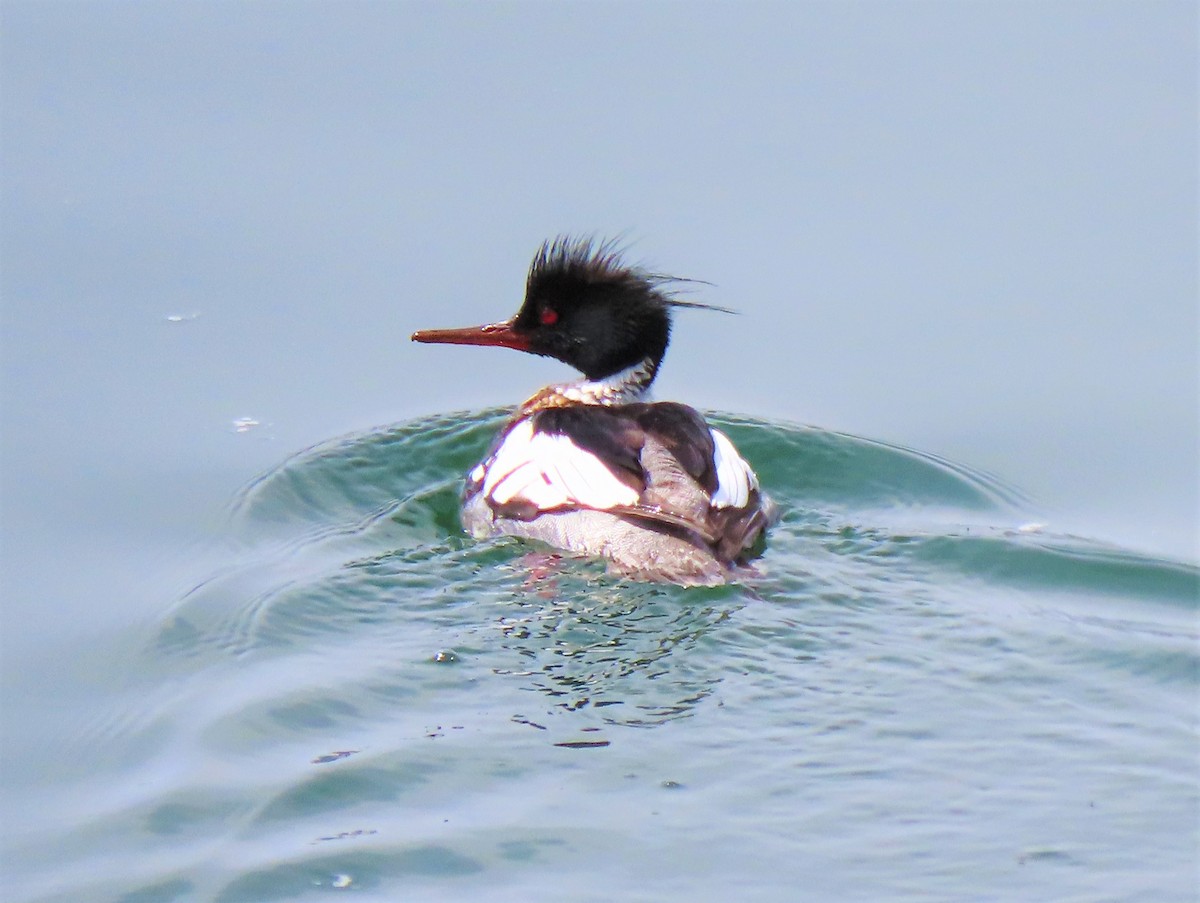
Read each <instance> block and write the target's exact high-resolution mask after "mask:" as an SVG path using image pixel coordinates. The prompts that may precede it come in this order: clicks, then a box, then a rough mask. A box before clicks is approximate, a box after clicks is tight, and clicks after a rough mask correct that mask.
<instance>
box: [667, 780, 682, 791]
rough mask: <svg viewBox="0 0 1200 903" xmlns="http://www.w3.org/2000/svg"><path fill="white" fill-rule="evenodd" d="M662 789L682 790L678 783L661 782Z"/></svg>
mask: <svg viewBox="0 0 1200 903" xmlns="http://www.w3.org/2000/svg"><path fill="white" fill-rule="evenodd" d="M662 787H663V788H664V789H665V790H682V789H683V785H682V784H680V783H679V782H678V781H663V782H662Z"/></svg>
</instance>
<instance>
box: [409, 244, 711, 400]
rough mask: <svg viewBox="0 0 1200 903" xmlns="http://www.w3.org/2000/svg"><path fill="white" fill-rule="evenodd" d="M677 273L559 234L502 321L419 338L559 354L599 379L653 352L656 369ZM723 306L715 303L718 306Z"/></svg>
mask: <svg viewBox="0 0 1200 903" xmlns="http://www.w3.org/2000/svg"><path fill="white" fill-rule="evenodd" d="M682 281H686V280H679V279H674V278H672V277H670V276H661V275H657V274H654V273H650V272H647V271H646V270H644V269H641V268H640V267H636V266H627V265H626V264H624V263H623V262H622V261H621V259H620V253H619V249H618V248H617V247H616V246H615V245H614V244H613V243H612V242H603V243H600V244H594V243H593V242H592V241H591V240H589V239H571V238H568V237H565V236H560V237H559V238H556V239H555V240H554V241H548V242H546V243H545V244H543V245H542V247H541V249H540V250H539V251H538V253H537V255H536V256H535V257H534V258H533V263H532V264H531V265H530V267H529V276H528V278H527V280H526V283H525V302H524V304H522V305H521V309H520V310H519V311H517V314H516V316H514V317H513V318H512V319H511V320H508V321H507V322H505V323H496V324H494V325H491V326H482V327H474V328H469V329H445V330H423V331H421V332H417V333H414V334H413V339H414V341H418V342H446V343H451V344H466V345H500V346H503V347H506V348H516V349H518V350H520V351H528V352H530V353H532V354H540V355H545V356H547V357H553V358H557V359H558V360H560V361H563V362H564V363H567V364H570V365H571V366H572V367H574V368H576V369H577V370H579V371H580V372H581V373H583V375H584V376H586V377H587V378H588V379H603V378H604V377H607V376H612V375H613V374H614V373H619V372H620V371H621V370H624V369H626V368H627V367H632V366H634V365H636V364H640V363H641V362H642V361H645V360H650V361H651V362H652V364H653V367H654V368H655V369H656V368H657V367H658V364H659V362H660V361H661V360H662V358H663V355H664V354H665V353H666V351H667V342H668V341H669V340H670V336H671V316H670V310H671V308H672V307H704V306H705V305H702V304H692V303H689V302H686V301H677V300H675V299H674V298H672V297H671V295H670V293H669V292H666V291H664V290H663V286H664V285H665V284H667V283H671V282H682ZM716 309H720V308H716Z"/></svg>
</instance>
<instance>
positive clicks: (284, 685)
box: [9, 410, 1200, 903]
mask: <svg viewBox="0 0 1200 903" xmlns="http://www.w3.org/2000/svg"><path fill="white" fill-rule="evenodd" d="M503 416H504V414H503V412H500V411H495V410H493V411H486V412H482V413H477V414H454V415H447V416H441V417H432V418H426V419H423V420H418V421H413V422H409V423H403V424H399V425H396V426H392V427H387V428H381V429H378V430H374V431H369V432H365V433H360V434H355V435H351V436H347V437H345V438H342V439H339V440H336V441H333V442H329V443H326V444H323V445H320V446H317V447H315V448H312V449H309V450H307V451H305V452H302V453H300V454H298V455H296V456H294V457H292V458H290V459H288V460H286V461H284V462H283V463H281V464H280V465H279V466H278V467H276V468H274V469H272V470H270V471H269V472H267V473H265V474H264V475H262V476H261V477H260V478H259V479H257V480H255V481H254V482H253V483H252V484H251V485H249V486H248V487H246V489H245V490H244V491H243V492H242V493H241V494H240V496H239V497H238V498H237V499H236V500H235V502H234V503H233V505H232V506H231V509H230V511H229V514H228V518H227V522H226V523H225V525H224V526H223V528H222V529H221V530H220V531H219V532H218V534H217V537H216V538H215V540H214V542H213V548H211V549H209V550H208V554H207V557H206V560H211V561H215V562H216V565H215V566H214V567H212V568H211V572H209V573H206V574H205V575H204V577H203V579H202V580H200V581H198V582H197V585H195V586H194V587H192V588H190V589H189V590H188V591H187V592H185V593H184V594H183V595H182V596H181V597H180V598H178V599H175V600H170V599H164V600H163V606H162V614H161V616H160V617H158V618H157V619H155V621H154V622H153V623H151V624H149V625H147V626H146V627H145V629H144V631H143V632H142V633H140V634H139V635H138V636H136V637H125V640H126V648H131V649H133V650H135V651H134V652H133V653H132V654H131V657H130V660H129V661H127V662H125V663H124V664H123V667H121V668H120V670H121V672H122V674H123V675H124V677H123V684H122V685H121V686H120V687H119V688H116V689H115V690H114V691H113V692H112V693H111V694H108V695H107V696H106V698H105V699H104V700H103V704H101V705H99V706H97V709H96V711H95V712H94V713H92V716H91V717H90V718H88V719H87V720H86V722H85V723H83V724H80V725H79V726H78V729H77V730H76V731H75V732H74V734H73V736H72V737H71V738H70V743H69V747H70V748H69V749H67V750H65V751H64V755H65V756H66V757H67V758H69V759H75V760H77V761H80V762H86V766H83V767H81V768H80V769H79V770H78V772H77V773H76V774H75V775H74V776H73V777H68V778H66V779H64V780H63V781H61V782H60V783H59V785H58V786H57V788H56V790H55V791H54V792H53V793H50V794H48V795H47V798H46V799H45V800H44V801H43V805H41V806H40V807H39V811H38V812H36V813H30V816H29V819H28V831H27V832H26V833H25V835H24V836H23V837H22V839H21V840H20V842H19V843H18V844H17V853H18V855H17V856H16V857H14V858H13V859H12V862H13V864H14V868H13V869H12V874H11V875H10V877H9V882H10V892H11V893H12V899H15V900H22V901H34V900H37V901H47V903H48V901H68V900H69V901H77V900H113V901H123V903H131V901H143V903H144V901H185V900H215V901H221V903H232V901H264V900H294V899H309V898H312V899H318V898H322V897H324V896H326V895H328V894H330V893H336V892H344V893H354V894H356V896H355V898H356V899H377V900H398V899H421V900H436V899H495V900H508V899H518V898H526V899H552V898H553V899H571V900H597V901H599V900H612V899H629V900H663V899H681V900H682V899H697V898H701V899H712V900H718V899H739V900H780V899H812V900H823V899H852V898H858V899H920V900H962V899H1054V900H1070V899H1079V900H1099V899H1113V900H1117V899H1119V900H1145V901H1172V900H1179V901H1183V900H1192V899H1194V898H1195V894H1196V891H1197V883H1196V872H1195V869H1194V864H1195V860H1194V856H1195V849H1196V844H1197V842H1198V841H1200V837H1198V836H1197V814H1198V811H1200V808H1198V798H1197V788H1196V764H1197V763H1196V746H1195V739H1196V726H1197V725H1196V721H1197V712H1196V707H1195V702H1196V693H1197V686H1198V684H1200V668H1198V664H1200V660H1198V656H1197V645H1196V639H1197V631H1196V613H1197V606H1198V602H1197V589H1198V586H1200V571H1198V570H1197V568H1195V567H1194V566H1192V565H1189V564H1184V563H1179V562H1174V561H1171V560H1168V559H1163V558H1154V557H1147V556H1144V555H1139V554H1134V553H1131V552H1128V551H1124V550H1122V549H1120V548H1114V547H1111V546H1107V545H1102V544H1098V543H1096V542H1092V541H1089V540H1087V539H1084V538H1079V537H1072V536H1064V535H1055V534H1053V533H1050V532H1048V531H1047V530H1046V529H1045V528H1042V527H1040V526H1039V525H1038V524H1036V523H1034V522H1031V521H1030V520H1029V517H1030V515H1029V512H1028V510H1027V509H1028V508H1029V505H1028V503H1027V502H1026V501H1025V500H1024V499H1023V498H1021V496H1020V495H1019V494H1018V493H1016V492H1015V491H1013V490H1011V489H1010V488H1008V487H1006V486H1004V485H1003V484H1001V483H999V482H998V481H996V480H993V479H990V478H988V477H986V476H984V475H981V474H978V473H975V472H972V471H971V470H969V469H967V468H963V467H960V466H956V465H954V464H952V463H951V462H947V461H943V460H939V459H936V458H933V457H931V456H928V455H924V454H920V453H917V452H914V451H911V450H907V449H903V448H898V447H894V446H889V445H885V444H881V443H878V442H872V441H867V440H863V439H859V438H855V437H853V436H847V435H842V434H837V433H831V432H827V431H823V430H819V429H814V428H801V427H796V426H792V425H789V424H784V423H778V422H767V421H761V420H754V419H749V418H743V417H733V416H725V415H718V416H716V417H714V420H715V422H716V423H718V424H719V425H720V426H721V427H722V428H723V429H725V430H726V431H727V432H728V433H729V434H730V436H731V437H732V438H733V440H734V441H735V442H736V443H737V444H738V446H739V448H740V449H741V450H742V452H743V454H744V455H745V456H746V457H747V458H748V459H749V460H750V461H751V462H753V464H754V465H755V467H756V468H757V470H758V472H759V475H760V477H761V479H762V481H763V484H764V486H765V487H766V488H767V490H768V491H769V492H770V493H771V494H772V495H773V496H774V497H775V498H776V499H777V500H778V501H779V503H780V505H781V508H782V510H783V518H782V521H781V522H780V524H779V525H778V526H777V527H776V528H775V530H774V532H773V533H772V535H771V540H770V544H769V547H768V550H767V553H766V555H765V556H764V558H763V559H762V560H761V562H759V567H758V570H759V573H758V574H757V575H755V576H753V577H751V578H749V579H747V580H746V581H745V582H744V583H742V584H740V585H735V586H728V587H720V588H708V589H680V588H676V587H673V586H664V585H656V584H647V583H638V582H633V581H629V580H626V579H619V578H616V577H613V576H611V575H609V574H607V573H606V571H605V568H604V566H603V565H602V564H601V563H598V562H594V561H581V560H575V559H569V558H566V559H555V558H552V557H551V556H549V555H547V554H546V552H545V550H543V549H539V548H537V547H536V546H534V545H528V544H523V543H521V542H519V541H516V540H512V539H498V540H495V541H487V542H477V541H475V540H472V539H470V538H469V537H467V536H465V535H463V534H462V532H461V529H460V528H459V525H458V519H457V511H458V494H459V491H460V488H461V475H462V473H463V472H464V471H465V470H466V469H468V468H469V467H470V466H471V465H472V464H473V463H474V462H475V461H476V460H477V459H478V458H479V456H480V455H481V453H482V451H483V449H484V448H485V447H486V444H487V442H488V441H489V439H490V437H491V435H492V434H493V433H494V431H495V430H496V428H497V427H498V426H499V424H500V422H501V421H502V418H503Z"/></svg>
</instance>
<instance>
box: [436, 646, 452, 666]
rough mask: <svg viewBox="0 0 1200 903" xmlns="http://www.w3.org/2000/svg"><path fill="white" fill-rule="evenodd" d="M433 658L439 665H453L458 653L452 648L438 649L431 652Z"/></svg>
mask: <svg viewBox="0 0 1200 903" xmlns="http://www.w3.org/2000/svg"><path fill="white" fill-rule="evenodd" d="M433 660H434V661H435V662H437V663H438V664H439V665H453V664H454V663H455V662H457V661H458V653H457V652H455V651H454V650H453V649H439V650H438V651H437V652H435V653H434V654H433Z"/></svg>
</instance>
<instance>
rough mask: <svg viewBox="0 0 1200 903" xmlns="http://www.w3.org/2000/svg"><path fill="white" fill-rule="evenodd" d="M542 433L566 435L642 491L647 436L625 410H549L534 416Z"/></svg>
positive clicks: (593, 406) (644, 475)
mask: <svg viewBox="0 0 1200 903" xmlns="http://www.w3.org/2000/svg"><path fill="white" fill-rule="evenodd" d="M533 429H534V431H535V432H538V433H548V434H550V435H559V436H566V437H567V438H569V439H570V440H571V441H572V442H573V443H574V444H575V445H577V446H578V447H579V448H581V449H583V450H584V451H588V452H591V453H592V454H593V455H595V456H596V457H597V458H599V459H600V460H601V461H603V462H604V463H605V464H606V465H607V466H608V469H609V470H611V471H612V472H613V474H615V475H616V476H617V478H618V479H620V480H621V481H622V482H624V483H626V484H627V485H629V486H631V487H632V488H634V489H636V490H637V491H638V492H642V491H643V490H644V489H645V488H646V474H645V472H644V471H643V470H642V463H641V455H642V445H643V444H644V442H645V439H646V437H645V435H644V434H643V432H642V428H641V427H640V426H638V423H637V420H635V419H634V418H633V417H630V416H629V414H627V413H626V412H625V409H624V408H619V407H618V408H605V407H599V406H596V405H587V406H582V405H581V406H577V407H568V408H546V409H545V410H541V411H538V412H537V413H535V414H534V415H533Z"/></svg>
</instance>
